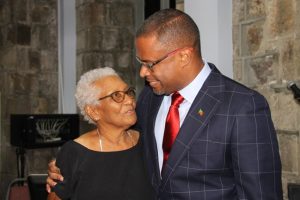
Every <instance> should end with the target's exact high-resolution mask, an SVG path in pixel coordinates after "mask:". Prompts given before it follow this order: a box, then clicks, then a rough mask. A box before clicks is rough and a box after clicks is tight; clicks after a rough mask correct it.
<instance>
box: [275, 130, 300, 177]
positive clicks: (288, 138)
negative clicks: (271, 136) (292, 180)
mask: <svg viewBox="0 0 300 200" xmlns="http://www.w3.org/2000/svg"><path fill="white" fill-rule="evenodd" d="M277 134H278V142H279V149H280V156H281V162H282V171H283V172H284V173H288V174H294V175H298V174H299V147H298V145H299V132H298V131H297V132H291V131H284V130H281V131H280V130H278V131H277ZM286 147H289V148H286Z"/></svg>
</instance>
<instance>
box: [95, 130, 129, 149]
mask: <svg viewBox="0 0 300 200" xmlns="http://www.w3.org/2000/svg"><path fill="white" fill-rule="evenodd" d="M125 133H126V134H127V135H128V136H129V137H130V140H131V143H132V145H133V144H134V142H133V138H132V136H131V134H130V133H129V132H128V131H125ZM97 134H98V138H99V147H100V152H103V146H102V139H101V135H100V133H99V130H98V129H97Z"/></svg>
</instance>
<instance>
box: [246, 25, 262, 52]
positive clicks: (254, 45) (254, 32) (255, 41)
mask: <svg viewBox="0 0 300 200" xmlns="http://www.w3.org/2000/svg"><path fill="white" fill-rule="evenodd" d="M264 22H265V21H264V20H258V21H255V22H252V23H247V24H242V30H241V31H242V36H241V55H242V56H248V55H255V54H257V51H258V50H259V48H260V45H261V43H262V40H263V31H264Z"/></svg>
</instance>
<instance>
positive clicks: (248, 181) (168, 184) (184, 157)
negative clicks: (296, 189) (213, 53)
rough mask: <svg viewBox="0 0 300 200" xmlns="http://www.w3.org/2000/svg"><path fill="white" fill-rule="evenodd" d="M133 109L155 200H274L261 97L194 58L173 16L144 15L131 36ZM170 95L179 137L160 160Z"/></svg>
mask: <svg viewBox="0 0 300 200" xmlns="http://www.w3.org/2000/svg"><path fill="white" fill-rule="evenodd" d="M135 44H136V53H137V60H138V61H139V62H140V64H141V69H140V76H141V77H143V78H145V79H146V81H147V82H148V85H147V86H146V87H145V88H144V89H143V91H142V93H141V94H140V96H139V100H138V103H137V114H138V127H139V129H140V131H141V132H142V133H143V137H144V138H143V139H144V152H145V158H146V159H145V160H146V163H147V167H148V171H149V175H150V179H151V182H152V185H153V187H154V189H155V191H156V193H157V194H158V197H159V198H160V199H197V200H199V199H203V200H204V199H206V200H221V199H222V200H234V199H248V200H250V199H252V200H258V199H263V200H266V199H282V188H281V187H282V185H281V163H280V157H279V150H278V143H277V139H276V132H275V130H274V126H273V123H272V119H271V114H270V110H269V106H268V104H267V102H266V100H265V98H264V97H263V96H262V95H260V94H259V93H257V92H256V91H253V90H251V89H249V88H247V87H245V86H243V85H241V84H239V83H237V82H235V81H233V80H231V79H229V78H227V77H225V76H223V75H222V74H221V73H220V72H219V70H218V69H217V68H216V67H215V66H214V65H213V64H210V63H207V62H206V61H204V60H203V59H202V57H201V50H200V34H199V30H198V28H197V26H196V24H195V23H194V21H193V20H192V19H191V18H190V17H189V16H188V15H187V14H185V13H183V12H180V11H178V10H174V9H166V10H161V11H158V12H156V13H155V14H153V15H152V16H150V17H149V18H148V19H147V20H146V21H145V22H144V23H143V25H142V26H141V27H140V29H138V31H137V34H136V40H135ZM175 92H178V93H180V95H181V96H183V97H184V100H183V102H182V103H181V104H180V106H179V116H180V130H179V132H178V135H177V137H176V139H175V141H174V143H173V145H172V147H171V151H170V154H169V157H168V159H167V160H164V158H163V157H164V156H163V154H164V150H163V141H164V139H163V137H164V128H165V121H166V116H167V114H168V110H169V107H170V104H171V101H172V100H171V98H172V96H173V94H174V93H175Z"/></svg>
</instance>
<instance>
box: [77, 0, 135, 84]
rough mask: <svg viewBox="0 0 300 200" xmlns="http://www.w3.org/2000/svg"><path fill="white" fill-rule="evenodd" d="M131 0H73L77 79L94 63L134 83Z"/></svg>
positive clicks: (133, 11)
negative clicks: (75, 15) (75, 1)
mask: <svg viewBox="0 0 300 200" xmlns="http://www.w3.org/2000/svg"><path fill="white" fill-rule="evenodd" d="M134 2H135V1H134V0H126V1H125V0H119V1H111V0H106V1H104V0H102V1H99V0H98V1H97V0H95V1H88V0H81V1H80V0H78V1H77V4H76V10H77V62H76V63H77V79H78V78H79V76H80V75H81V74H82V73H84V72H85V71H87V70H90V69H93V68H95V67H99V66H100V67H113V68H115V69H116V71H118V72H119V73H120V75H121V76H123V78H124V79H125V80H126V81H127V82H128V83H129V84H131V85H133V86H135V85H136V73H137V71H136V68H135V65H134V62H135V53H134V33H135V10H134V8H135V3H134Z"/></svg>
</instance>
